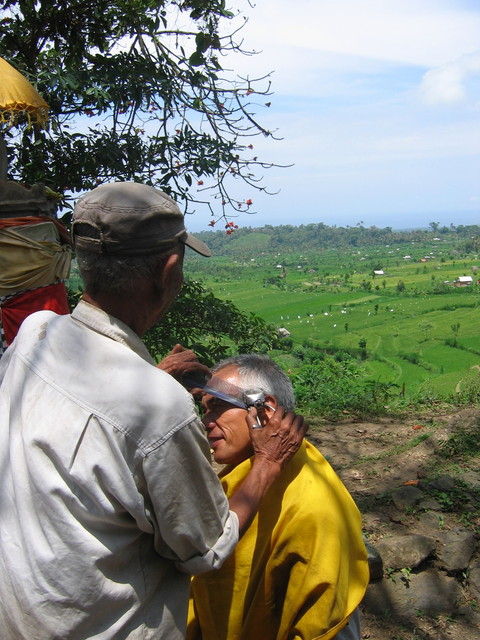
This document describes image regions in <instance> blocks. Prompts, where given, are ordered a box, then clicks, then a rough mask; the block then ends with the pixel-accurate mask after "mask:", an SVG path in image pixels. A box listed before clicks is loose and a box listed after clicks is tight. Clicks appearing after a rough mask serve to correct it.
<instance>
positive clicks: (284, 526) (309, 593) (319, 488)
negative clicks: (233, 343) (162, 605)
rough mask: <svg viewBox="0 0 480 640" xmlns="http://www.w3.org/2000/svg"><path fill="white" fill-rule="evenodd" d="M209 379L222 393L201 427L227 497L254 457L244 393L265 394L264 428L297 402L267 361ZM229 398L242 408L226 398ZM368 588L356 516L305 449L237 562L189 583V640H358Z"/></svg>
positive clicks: (268, 500)
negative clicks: (280, 409) (278, 410)
mask: <svg viewBox="0 0 480 640" xmlns="http://www.w3.org/2000/svg"><path fill="white" fill-rule="evenodd" d="M213 371H214V377H213V378H212V380H211V382H210V383H209V386H210V387H215V388H217V389H222V388H223V390H224V393H219V396H221V397H215V396H214V395H211V394H208V393H206V394H205V395H204V396H203V399H202V405H203V410H204V416H203V423H204V425H205V428H206V430H207V436H208V440H209V442H210V446H211V449H212V451H213V457H214V459H215V461H216V462H217V463H219V464H221V465H226V466H225V467H224V468H223V470H222V471H221V473H220V474H219V475H220V479H221V482H222V485H223V488H224V490H225V492H226V494H227V496H230V495H231V494H232V493H233V492H234V491H235V489H236V487H238V486H239V484H240V483H241V482H242V481H243V480H244V478H245V476H246V475H247V473H248V471H249V469H250V467H251V456H252V455H253V453H254V452H253V449H252V444H251V440H250V437H249V434H248V427H247V422H246V416H247V410H246V408H241V406H242V401H243V400H245V396H244V393H245V392H246V391H262V392H263V393H264V395H265V403H266V404H264V406H263V408H259V409H258V410H257V416H258V424H259V426H260V424H265V422H267V421H268V419H269V417H270V416H271V415H272V413H273V412H274V411H275V410H276V408H277V407H283V408H284V409H285V410H287V409H293V404H294V396H293V390H292V385H291V382H290V380H289V378H288V376H287V375H286V374H285V373H284V372H283V371H282V370H281V369H280V367H278V365H276V364H275V363H274V362H273V361H272V360H271V359H270V358H267V357H264V356H259V355H242V356H238V357H235V358H229V359H227V360H224V361H222V362H220V363H219V364H218V365H216V367H214V369H213ZM225 391H226V392H227V393H228V394H229V395H230V396H233V398H231V399H232V401H233V402H235V399H237V400H238V399H240V403H238V402H236V404H235V405H234V404H230V403H229V402H228V401H227V400H226V399H222V398H228V395H225ZM238 405H240V406H238ZM255 411H256V410H255V409H252V410H251V412H252V414H251V415H253V416H255ZM368 581H369V571H368V564H367V554H366V551H365V546H364V544H363V540H362V531H361V517H360V513H359V511H358V509H357V507H356V505H355V503H354V501H353V499H352V497H351V496H350V494H349V493H348V491H347V490H346V488H345V487H344V485H343V484H342V482H341V481H340V479H339V478H338V476H337V475H336V474H335V472H334V471H333V469H332V468H331V467H330V465H329V464H328V462H327V461H326V460H325V458H324V457H323V456H322V455H321V453H319V451H318V450H317V449H316V448H315V447H314V446H313V445H312V444H310V443H309V442H307V441H306V440H304V441H303V443H302V445H301V447H300V449H299V451H298V452H297V453H296V454H295V456H294V457H293V458H292V459H291V460H290V462H289V463H288V464H287V465H286V467H285V469H284V470H283V471H282V473H281V474H280V476H279V477H278V478H277V479H276V480H275V482H274V484H273V485H272V486H271V488H270V489H269V491H268V493H267V494H266V495H265V497H264V498H263V502H262V503H261V505H260V509H259V511H258V513H257V516H256V517H255V519H254V521H253V523H252V524H251V526H250V527H249V529H248V530H247V531H246V533H245V534H244V536H243V537H242V538H241V539H240V541H239V543H238V545H237V547H236V548H235V551H234V552H233V554H232V555H231V556H230V557H229V558H228V559H227V560H226V561H225V563H224V564H223V565H222V567H221V568H220V569H219V570H214V571H209V572H208V573H204V574H202V575H198V576H195V577H194V578H193V579H192V585H191V596H190V609H189V620H188V630H187V640H200V639H202V640H314V639H320V638H321V639H322V640H329V639H333V638H335V639H336V640H357V639H358V640H359V639H360V628H359V616H358V609H357V607H358V604H359V603H360V601H361V600H362V598H363V595H364V592H365V589H366V587H367V584H368Z"/></svg>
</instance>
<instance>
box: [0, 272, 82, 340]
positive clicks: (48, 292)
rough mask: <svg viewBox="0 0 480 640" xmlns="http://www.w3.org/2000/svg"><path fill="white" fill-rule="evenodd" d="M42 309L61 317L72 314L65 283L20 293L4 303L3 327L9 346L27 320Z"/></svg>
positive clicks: (2, 307)
mask: <svg viewBox="0 0 480 640" xmlns="http://www.w3.org/2000/svg"><path fill="white" fill-rule="evenodd" d="M42 309H50V310H51V311H55V313H58V314H60V315H66V314H67V313H70V309H69V308H68V302H67V291H66V289H65V285H64V283H63V282H59V283H57V284H50V285H48V286H46V287H39V288H38V289H33V290H32V291H25V292H24V293H19V294H18V295H16V296H11V297H10V298H8V299H7V300H5V302H3V303H2V305H1V313H2V325H3V332H4V334H5V340H6V342H7V345H10V344H11V343H12V342H13V339H14V338H15V336H16V335H17V332H18V330H19V328H20V325H21V324H22V322H23V321H24V320H25V318H26V317H27V316H29V315H30V314H31V313H34V311H41V310H42Z"/></svg>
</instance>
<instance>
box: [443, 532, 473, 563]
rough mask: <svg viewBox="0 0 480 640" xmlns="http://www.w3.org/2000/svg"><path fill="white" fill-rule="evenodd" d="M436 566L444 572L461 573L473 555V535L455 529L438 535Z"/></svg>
mask: <svg viewBox="0 0 480 640" xmlns="http://www.w3.org/2000/svg"><path fill="white" fill-rule="evenodd" d="M438 540H439V544H438V547H437V557H438V564H439V566H440V568H442V569H445V570H446V571H462V570H463V569H466V568H467V567H468V564H469V562H470V560H471V559H472V556H473V554H474V553H475V534H474V533H473V532H472V531H465V530H462V529H457V530H453V531H444V532H440V533H439V534H438Z"/></svg>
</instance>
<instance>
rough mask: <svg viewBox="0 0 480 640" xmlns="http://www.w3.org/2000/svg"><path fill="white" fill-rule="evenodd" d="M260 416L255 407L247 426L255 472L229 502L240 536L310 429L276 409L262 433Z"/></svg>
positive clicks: (295, 416)
mask: <svg viewBox="0 0 480 640" xmlns="http://www.w3.org/2000/svg"><path fill="white" fill-rule="evenodd" d="M256 417H257V412H256V409H255V408H253V407H252V409H250V411H249V413H248V417H247V422H248V426H249V429H250V438H251V440H252V444H253V448H254V451H255V457H254V459H253V464H252V469H251V471H250V472H249V474H248V475H247V477H246V478H245V480H244V481H243V482H242V484H241V485H240V487H239V488H238V489H237V491H236V492H235V493H234V494H233V495H232V496H231V498H230V501H229V503H230V510H231V511H233V512H234V513H235V514H236V515H237V517H238V522H239V536H240V537H242V535H243V534H244V533H245V531H246V530H247V529H248V527H249V526H250V524H251V522H252V520H253V519H254V517H255V515H256V513H257V511H258V508H259V506H260V503H261V501H262V498H263V496H264V495H265V494H266V492H267V491H268V489H269V488H270V487H271V485H272V484H273V482H274V480H275V479H276V478H277V477H278V476H279V474H280V472H281V470H282V469H283V467H284V466H285V465H286V463H287V462H288V461H289V460H290V459H291V458H292V457H293V456H294V455H295V453H296V452H297V450H298V448H299V446H300V444H301V442H302V440H303V438H304V436H305V434H306V432H307V429H308V425H307V423H306V422H305V421H304V419H303V416H301V415H296V414H295V413H294V412H293V411H287V412H286V413H285V412H284V410H283V407H277V410H276V411H275V413H274V414H273V415H272V417H271V418H270V420H269V421H268V422H267V424H266V425H265V427H264V428H263V429H254V428H253V425H254V424H256Z"/></svg>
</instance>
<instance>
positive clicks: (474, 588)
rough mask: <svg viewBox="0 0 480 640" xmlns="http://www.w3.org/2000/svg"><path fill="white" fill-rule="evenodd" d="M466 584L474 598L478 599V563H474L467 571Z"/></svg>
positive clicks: (479, 566)
mask: <svg viewBox="0 0 480 640" xmlns="http://www.w3.org/2000/svg"><path fill="white" fill-rule="evenodd" d="M468 586H469V588H470V592H471V594H472V596H473V597H474V598H477V600H478V599H480V563H478V562H477V563H475V564H474V565H473V566H472V567H470V571H469V573H468Z"/></svg>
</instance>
